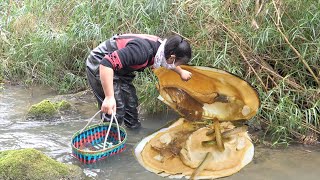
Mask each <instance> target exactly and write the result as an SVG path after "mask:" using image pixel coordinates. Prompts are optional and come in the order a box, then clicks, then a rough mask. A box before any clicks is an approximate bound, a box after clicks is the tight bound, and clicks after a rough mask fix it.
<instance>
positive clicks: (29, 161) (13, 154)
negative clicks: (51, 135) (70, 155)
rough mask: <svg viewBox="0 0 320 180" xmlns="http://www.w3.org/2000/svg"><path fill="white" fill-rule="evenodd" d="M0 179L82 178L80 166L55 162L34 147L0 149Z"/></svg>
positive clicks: (48, 179) (49, 179)
mask: <svg viewBox="0 0 320 180" xmlns="http://www.w3.org/2000/svg"><path fill="white" fill-rule="evenodd" d="M0 179H20V180H24V179H34V180H38V179H39V180H40V179H41V180H42V179H47V180H51V179H52V180H56V179H84V175H83V172H82V170H81V168H80V167H78V166H75V165H69V164H63V163H60V162H57V161H55V160H53V159H51V158H49V157H47V156H46V155H44V154H43V153H42V152H40V151H38V150H35V149H21V150H7V151H0Z"/></svg>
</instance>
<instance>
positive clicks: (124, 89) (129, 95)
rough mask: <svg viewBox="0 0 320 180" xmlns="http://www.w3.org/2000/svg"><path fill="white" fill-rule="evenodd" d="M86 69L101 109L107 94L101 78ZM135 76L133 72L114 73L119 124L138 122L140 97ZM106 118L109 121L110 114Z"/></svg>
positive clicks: (128, 124) (130, 124)
mask: <svg viewBox="0 0 320 180" xmlns="http://www.w3.org/2000/svg"><path fill="white" fill-rule="evenodd" d="M86 70H87V77H88V81H89V84H90V86H91V88H92V90H93V92H94V95H95V97H96V98H97V101H98V106H99V109H101V105H102V102H103V100H104V97H105V95H104V92H103V88H102V85H101V81H100V78H99V77H96V76H95V75H94V74H93V73H92V72H91V70H90V69H89V68H87V69H86ZM134 77H135V75H134V74H133V73H129V74H126V75H125V76H121V75H118V74H116V73H114V77H113V88H114V97H115V100H116V104H117V113H116V117H117V119H118V122H119V124H122V122H124V123H125V125H127V126H132V125H134V124H136V123H137V122H138V110H137V107H138V98H137V95H136V88H135V87H134V85H133V84H132V81H133V79H134ZM106 118H107V119H105V121H109V120H110V115H106Z"/></svg>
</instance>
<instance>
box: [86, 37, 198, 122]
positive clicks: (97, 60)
mask: <svg viewBox="0 0 320 180" xmlns="http://www.w3.org/2000/svg"><path fill="white" fill-rule="evenodd" d="M190 59H191V47H190V44H189V43H188V42H187V41H185V40H184V39H183V38H182V37H181V36H179V35H173V36H171V37H169V38H167V39H164V40H161V39H160V38H159V37H157V36H152V35H146V34H123V35H116V36H113V37H112V38H110V39H109V40H106V41H105V42H103V43H101V44H100V45H99V46H98V47H96V48H95V49H93V50H92V51H91V53H90V55H89V57H88V58H87V61H86V65H87V68H86V71H87V77H88V81H89V84H90V86H91V87H92V89H93V92H94V94H95V97H96V98H97V101H98V105H99V108H101V112H102V113H106V114H108V115H107V116H105V117H104V118H105V121H108V120H110V115H111V113H112V112H114V113H116V117H117V119H118V121H119V123H120V124H122V122H123V121H124V124H125V126H126V127H128V128H139V127H140V126H141V123H140V121H139V119H138V111H137V106H138V98H137V95H136V89H135V87H134V86H133V84H132V81H133V79H134V77H135V74H134V73H133V72H134V71H143V70H144V69H145V68H146V67H149V66H152V68H158V67H160V66H162V67H164V68H167V69H171V70H173V71H175V72H176V73H178V74H179V75H180V77H181V79H182V80H184V81H188V80H189V79H190V78H191V76H192V74H191V73H190V72H189V71H186V70H183V69H182V68H181V67H180V66H179V65H181V64H187V63H188V62H189V61H190Z"/></svg>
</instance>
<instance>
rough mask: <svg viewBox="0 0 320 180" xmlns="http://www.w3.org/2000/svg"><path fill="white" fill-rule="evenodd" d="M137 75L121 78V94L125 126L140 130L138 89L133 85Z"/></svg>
mask: <svg viewBox="0 0 320 180" xmlns="http://www.w3.org/2000/svg"><path fill="white" fill-rule="evenodd" d="M134 77H135V75H134V74H133V73H130V74H127V75H126V76H121V77H120V79H121V92H122V96H123V97H125V98H124V108H125V114H124V125H125V126H126V127H128V128H130V129H137V128H140V126H141V122H140V121H139V119H138V110H137V107H138V97H137V94H136V88H135V87H134V85H133V84H132V81H133V79H134Z"/></svg>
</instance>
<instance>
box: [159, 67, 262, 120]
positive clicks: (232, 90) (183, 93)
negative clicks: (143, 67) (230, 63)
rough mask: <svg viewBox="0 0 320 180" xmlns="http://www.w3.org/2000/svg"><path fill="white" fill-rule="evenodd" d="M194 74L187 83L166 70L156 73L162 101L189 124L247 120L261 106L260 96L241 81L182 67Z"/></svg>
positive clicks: (222, 73) (216, 72)
mask: <svg viewBox="0 0 320 180" xmlns="http://www.w3.org/2000/svg"><path fill="white" fill-rule="evenodd" d="M182 68H183V69H185V70H187V71H190V72H191V73H192V78H191V79H190V80H189V81H187V82H185V81H182V80H181V79H180V77H179V75H178V74H177V73H175V72H173V71H171V70H167V69H164V68H158V69H155V70H154V72H155V74H156V76H157V77H158V80H159V84H158V89H159V92H160V96H159V99H160V100H161V101H163V102H164V103H166V104H167V105H169V106H170V107H172V108H173V109H174V110H176V111H177V112H178V113H179V114H180V115H181V116H183V117H185V118H186V119H188V120H201V119H213V118H217V119H219V121H236V120H248V119H250V118H252V117H253V116H255V115H256V113H257V112H258V108H259V106H260V100H259V97H258V94H257V92H256V91H255V90H254V88H253V87H252V86H250V84H248V83H247V82H246V81H244V80H242V79H241V78H239V77H237V76H235V75H233V74H231V73H228V72H226V71H222V70H219V69H215V68H209V67H200V66H182Z"/></svg>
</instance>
